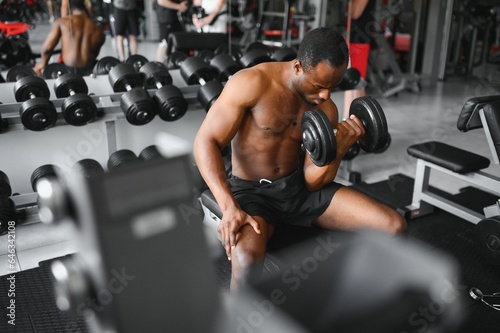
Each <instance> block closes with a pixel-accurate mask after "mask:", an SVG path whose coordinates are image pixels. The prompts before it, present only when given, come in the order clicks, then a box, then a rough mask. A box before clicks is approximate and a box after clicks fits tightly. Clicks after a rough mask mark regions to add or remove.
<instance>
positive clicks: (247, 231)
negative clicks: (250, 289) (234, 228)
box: [230, 216, 274, 290]
mask: <svg viewBox="0 0 500 333" xmlns="http://www.w3.org/2000/svg"><path fill="white" fill-rule="evenodd" d="M253 218H254V219H255V220H256V221H257V222H258V223H259V227H260V230H261V233H260V234H257V233H256V232H255V230H254V229H253V228H252V227H251V226H250V225H249V224H247V225H245V226H243V227H242V228H241V229H240V232H239V233H238V236H237V243H236V247H235V248H234V249H233V250H232V251H231V267H232V274H231V286H230V287H231V290H236V289H237V288H238V286H240V285H242V284H244V283H245V282H246V279H247V278H248V276H249V275H251V273H252V271H251V270H253V269H255V270H256V271H257V270H259V272H260V270H262V266H261V265H259V263H263V262H264V257H265V255H266V246H267V241H268V240H269V238H271V236H272V234H273V232H274V226H273V225H271V224H268V223H267V222H266V221H264V219H263V218H261V217H257V216H253ZM259 272H257V273H259Z"/></svg>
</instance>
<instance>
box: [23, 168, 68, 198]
mask: <svg viewBox="0 0 500 333" xmlns="http://www.w3.org/2000/svg"><path fill="white" fill-rule="evenodd" d="M60 172H61V170H60V169H59V167H58V166H56V165H54V164H44V165H41V166H39V167H38V168H36V169H35V170H34V171H33V172H32V173H31V177H30V183H31V188H32V189H33V191H34V192H38V190H37V184H38V182H39V181H40V180H41V179H47V180H55V179H57V177H58V174H59V173H60Z"/></svg>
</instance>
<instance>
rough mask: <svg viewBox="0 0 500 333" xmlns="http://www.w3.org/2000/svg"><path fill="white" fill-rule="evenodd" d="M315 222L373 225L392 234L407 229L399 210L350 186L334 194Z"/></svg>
mask: <svg viewBox="0 0 500 333" xmlns="http://www.w3.org/2000/svg"><path fill="white" fill-rule="evenodd" d="M314 224H316V225H317V226H319V227H321V228H324V229H337V228H338V229H355V228H373V229H378V230H382V231H385V232H388V233H391V234H401V233H404V232H405V231H406V221H405V219H404V218H403V216H401V215H400V214H399V213H398V212H396V211H395V210H394V209H392V208H390V207H389V206H386V205H384V204H382V203H379V202H378V201H376V200H374V199H372V198H370V197H369V196H367V195H365V194H363V193H360V192H358V191H355V190H353V189H350V188H348V187H343V188H341V189H339V190H338V191H337V193H335V195H334V196H333V199H332V201H331V203H330V205H329V206H328V208H327V209H326V211H325V212H324V213H323V215H321V216H320V217H318V219H317V221H316V222H315V223H314Z"/></svg>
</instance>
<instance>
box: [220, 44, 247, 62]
mask: <svg viewBox="0 0 500 333" xmlns="http://www.w3.org/2000/svg"><path fill="white" fill-rule="evenodd" d="M214 53H215V55H219V54H229V55H230V56H233V57H234V58H235V59H239V58H241V56H242V55H243V53H242V52H241V48H240V47H239V46H238V45H235V44H231V45H228V43H224V44H221V45H219V46H218V47H217V48H216V49H215V50H214Z"/></svg>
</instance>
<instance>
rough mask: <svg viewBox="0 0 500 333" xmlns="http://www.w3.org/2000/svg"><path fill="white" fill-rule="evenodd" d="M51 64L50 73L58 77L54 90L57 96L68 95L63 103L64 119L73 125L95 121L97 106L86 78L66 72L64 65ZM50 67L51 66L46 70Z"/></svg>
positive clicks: (53, 76)
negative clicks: (90, 94) (89, 93)
mask: <svg viewBox="0 0 500 333" xmlns="http://www.w3.org/2000/svg"><path fill="white" fill-rule="evenodd" d="M50 66H51V68H50V70H51V73H50V75H51V77H52V78H55V79H56V81H55V82H54V92H55V94H56V96H57V98H64V97H66V99H65V100H64V102H63V103H62V105H61V111H62V114H63V116H64V120H65V121H66V122H67V123H68V124H70V125H73V126H83V125H86V124H88V123H91V122H92V121H94V119H95V118H96V116H97V106H96V104H95V103H94V101H93V100H92V98H90V96H89V95H88V92H89V88H88V86H87V83H86V82H85V79H84V78H83V77H82V76H81V75H78V74H75V73H71V72H69V71H68V72H66V71H65V68H66V66H64V65H61V64H52V65H50ZM48 68H49V66H47V67H46V70H47V69H48ZM44 73H45V70H44Z"/></svg>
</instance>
